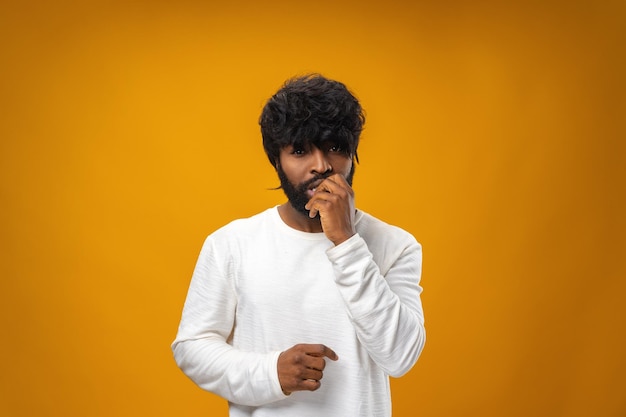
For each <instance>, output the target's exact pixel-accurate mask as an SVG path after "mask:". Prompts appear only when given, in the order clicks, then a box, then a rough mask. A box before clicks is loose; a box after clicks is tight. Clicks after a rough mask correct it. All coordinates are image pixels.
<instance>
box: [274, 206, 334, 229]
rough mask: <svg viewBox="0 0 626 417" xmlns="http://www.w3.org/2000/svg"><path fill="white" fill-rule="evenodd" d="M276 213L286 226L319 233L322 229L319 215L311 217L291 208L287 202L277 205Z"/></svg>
mask: <svg viewBox="0 0 626 417" xmlns="http://www.w3.org/2000/svg"><path fill="white" fill-rule="evenodd" d="M278 214H280V218H281V219H282V220H283V221H284V222H285V224H286V225H287V226H289V227H292V228H294V229H296V230H300V231H302V232H307V233H321V232H323V231H324V230H323V229H322V222H321V221H320V218H319V216H318V217H316V218H314V219H312V218H310V217H309V216H307V215H306V214H304V213H301V212H299V211H298V210H296V209H295V208H293V206H292V205H291V204H290V203H289V202H286V203H284V204H282V205H280V206H278Z"/></svg>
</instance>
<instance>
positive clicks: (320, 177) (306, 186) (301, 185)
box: [298, 171, 333, 190]
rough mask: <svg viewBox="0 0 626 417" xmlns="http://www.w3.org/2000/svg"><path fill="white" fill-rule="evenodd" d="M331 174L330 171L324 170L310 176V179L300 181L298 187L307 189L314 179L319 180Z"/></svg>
mask: <svg viewBox="0 0 626 417" xmlns="http://www.w3.org/2000/svg"><path fill="white" fill-rule="evenodd" d="M331 175H333V172H332V171H329V172H325V173H323V174H318V175H316V176H314V177H313V178H311V179H310V180H307V181H305V182H303V183H301V184H300V185H299V186H298V188H299V189H301V190H306V189H308V188H309V187H310V186H311V184H313V183H314V182H315V181H319V180H325V179H326V178H328V177H330V176H331Z"/></svg>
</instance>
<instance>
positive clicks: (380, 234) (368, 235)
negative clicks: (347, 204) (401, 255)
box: [356, 210, 419, 245]
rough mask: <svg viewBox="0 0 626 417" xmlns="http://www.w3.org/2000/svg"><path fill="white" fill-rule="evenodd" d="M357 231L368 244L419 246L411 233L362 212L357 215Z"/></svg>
mask: <svg viewBox="0 0 626 417" xmlns="http://www.w3.org/2000/svg"><path fill="white" fill-rule="evenodd" d="M356 229H357V232H358V233H359V235H361V236H362V237H363V239H365V241H366V242H367V243H368V244H370V242H372V243H374V242H388V243H394V242H395V243H397V244H401V245H414V244H417V245H419V243H418V242H417V240H416V239H415V237H414V236H413V235H412V234H411V233H410V232H408V231H406V230H404V229H402V228H401V227H399V226H395V225H392V224H389V223H387V222H385V221H383V220H380V219H378V218H376V217H374V216H372V215H371V214H368V213H366V212H364V211H361V210H359V211H358V213H357V224H356Z"/></svg>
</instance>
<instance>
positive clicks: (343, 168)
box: [332, 157, 352, 177]
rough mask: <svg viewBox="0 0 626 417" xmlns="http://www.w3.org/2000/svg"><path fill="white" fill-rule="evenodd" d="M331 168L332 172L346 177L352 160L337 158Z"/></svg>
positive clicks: (350, 168)
mask: <svg viewBox="0 0 626 417" xmlns="http://www.w3.org/2000/svg"><path fill="white" fill-rule="evenodd" d="M332 166H333V171H335V172H336V173H338V174H341V175H343V176H344V177H347V176H348V175H349V174H350V171H351V170H352V159H347V158H343V157H341V158H337V159H336V160H335V161H333V163H332Z"/></svg>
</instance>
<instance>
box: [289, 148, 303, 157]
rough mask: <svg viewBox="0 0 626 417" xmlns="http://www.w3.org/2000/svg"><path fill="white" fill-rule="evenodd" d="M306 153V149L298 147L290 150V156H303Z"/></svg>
mask: <svg viewBox="0 0 626 417" xmlns="http://www.w3.org/2000/svg"><path fill="white" fill-rule="evenodd" d="M305 153H306V149H304V148H300V147H293V148H291V154H292V155H304V154H305Z"/></svg>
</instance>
